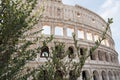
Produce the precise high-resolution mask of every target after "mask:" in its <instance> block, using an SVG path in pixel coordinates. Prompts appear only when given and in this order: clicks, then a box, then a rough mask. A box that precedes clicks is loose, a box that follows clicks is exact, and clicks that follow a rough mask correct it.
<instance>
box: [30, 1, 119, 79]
mask: <svg viewBox="0 0 120 80" xmlns="http://www.w3.org/2000/svg"><path fill="white" fill-rule="evenodd" d="M44 8H45V11H44V13H43V17H42V19H41V21H40V23H39V24H38V25H37V27H36V28H35V29H34V31H36V30H38V29H42V28H44V27H45V28H44V29H46V32H43V33H44V34H46V35H45V36H48V35H50V34H53V35H54V36H55V40H58V41H61V42H65V45H66V49H68V48H69V47H71V46H72V47H73V46H74V45H73V40H72V37H71V32H75V33H76V36H77V39H78V40H79V42H78V43H79V46H80V48H84V47H85V48H88V49H90V47H92V46H94V42H95V41H96V40H97V39H98V37H100V36H101V34H102V32H103V31H104V29H105V27H106V25H107V24H106V22H105V21H104V20H103V19H102V18H101V17H100V16H99V15H97V14H96V13H94V12H92V11H90V10H88V9H86V8H83V7H81V6H79V5H75V6H69V5H64V4H63V3H62V1H61V0H47V1H46V2H45V4H44ZM57 31H58V32H57ZM80 34H81V35H80ZM38 44H40V43H38ZM50 46H52V43H51V44H49V47H48V48H50ZM41 55H42V54H41V53H40V54H38V57H37V60H38V61H39V62H44V61H45V58H44V57H40V56H41ZM33 64H35V63H33ZM31 66H32V64H31ZM93 73H94V74H95V75H94V76H93V80H120V66H119V62H118V53H117V52H116V51H115V49H114V41H113V39H112V37H111V30H110V29H109V30H108V32H107V35H106V40H104V41H103V43H102V45H100V47H99V48H98V49H97V50H96V51H95V55H92V56H90V57H89V58H88V60H87V61H86V64H85V66H84V68H83V72H82V76H81V77H80V80H86V79H85V78H84V77H85V76H90V74H93ZM83 78H84V79H83Z"/></svg>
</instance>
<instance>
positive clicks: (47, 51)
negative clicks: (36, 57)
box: [40, 46, 49, 57]
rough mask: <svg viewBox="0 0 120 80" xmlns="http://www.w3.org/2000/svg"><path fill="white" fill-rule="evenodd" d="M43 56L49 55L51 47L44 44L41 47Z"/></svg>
mask: <svg viewBox="0 0 120 80" xmlns="http://www.w3.org/2000/svg"><path fill="white" fill-rule="evenodd" d="M40 56H41V57H49V48H48V47H47V46H43V47H42V48H41V54H40Z"/></svg>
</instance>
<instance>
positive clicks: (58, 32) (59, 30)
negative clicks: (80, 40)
mask: <svg viewBox="0 0 120 80" xmlns="http://www.w3.org/2000/svg"><path fill="white" fill-rule="evenodd" d="M55 35H57V36H63V28H62V27H60V26H56V27H55Z"/></svg>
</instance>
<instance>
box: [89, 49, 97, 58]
mask: <svg viewBox="0 0 120 80" xmlns="http://www.w3.org/2000/svg"><path fill="white" fill-rule="evenodd" d="M90 59H91V60H96V54H95V52H94V53H92V51H91V50H90Z"/></svg>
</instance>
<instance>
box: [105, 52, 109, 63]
mask: <svg viewBox="0 0 120 80" xmlns="http://www.w3.org/2000/svg"><path fill="white" fill-rule="evenodd" d="M105 59H106V61H107V62H109V55H108V54H107V53H105Z"/></svg>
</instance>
